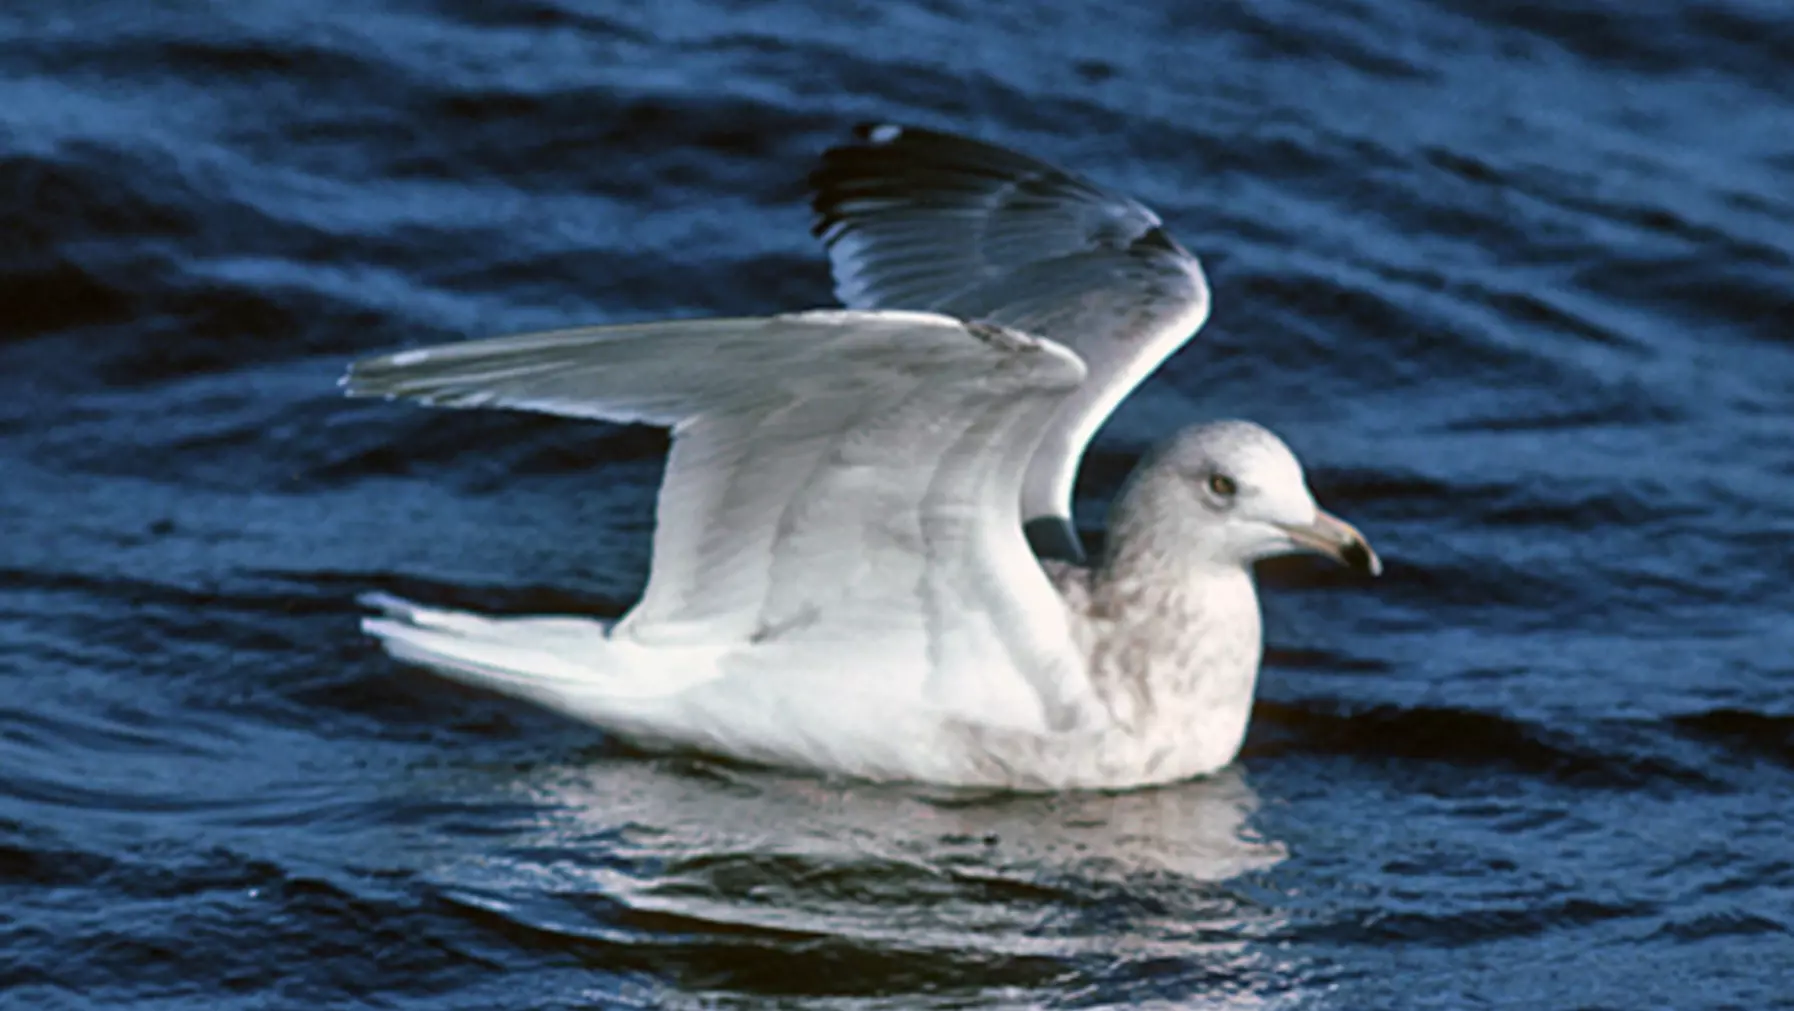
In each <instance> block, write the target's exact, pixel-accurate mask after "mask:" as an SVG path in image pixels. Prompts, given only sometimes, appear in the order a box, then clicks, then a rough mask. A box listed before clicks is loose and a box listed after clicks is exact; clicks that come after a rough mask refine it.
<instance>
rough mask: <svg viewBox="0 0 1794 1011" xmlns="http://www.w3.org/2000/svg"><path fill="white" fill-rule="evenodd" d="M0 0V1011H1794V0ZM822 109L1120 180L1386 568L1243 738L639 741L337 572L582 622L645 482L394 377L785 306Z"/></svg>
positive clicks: (1290, 630)
mask: <svg viewBox="0 0 1794 1011" xmlns="http://www.w3.org/2000/svg"><path fill="white" fill-rule="evenodd" d="M152 7H153V5H148V4H142V3H137V2H133V0H116V2H111V3H105V2H100V0H93V2H86V3H66V2H60V0H25V2H24V3H23V5H21V4H20V3H17V2H14V3H8V4H6V5H5V6H4V8H0V1004H3V1005H5V1006H6V1007H8V1008H12V1007H18V1008H88V1007H102V1006H105V1007H117V1006H138V1007H154V1008H166V1009H190V1008H206V1009H212V1008H223V1009H236V1008H244V1009H248V1008H318V1007H378V1008H481V1009H484V1008H574V1007H591V1008H596V1007H611V1006H628V1005H635V1006H648V1007H697V1006H702V1007H746V1006H760V1005H762V1004H778V1005H779V1006H814V1007H881V1008H921V1007H985V1006H1041V1005H1049V1006H1064V1007H1096V1006H1118V1005H1140V1004H1151V1003H1153V1002H1162V1003H1163V1004H1164V1005H1167V1006H1193V1007H1227V1008H1236V1007H1277V1008H1282V1007H1315V1008H1342V1009H1381V1008H1435V1007H1438V1008H1446V1007H1454V1008H1455V1007H1504V1008H1527V1009H1537V1008H1615V1009H1637V1008H1749V1009H1759V1008H1766V1007H1772V1006H1779V1007H1794V936H1791V935H1794V619H1791V618H1790V615H1791V614H1794V580H1791V579H1790V572H1794V494H1791V493H1790V492H1791V491H1794V423H1791V416H1794V294H1791V292H1794V283H1791V282H1794V91H1791V90H1790V82H1794V8H1790V7H1789V6H1788V5H1786V4H1785V3H1782V2H1781V0H1689V2H1686V3H1681V4H1675V5H1671V4H1639V5H1632V4H1621V3H1617V2H1607V0H1564V2H1555V3H1525V2H1517V0H1515V2H1495V0H1488V2H1484V0H1478V2H1475V3H1472V2H1469V0H1457V2H1433V0H1343V2H1339V0H1306V2H1298V0H1255V2H1253V3H1250V4H1220V3H1214V4H1197V3H1189V2H1182V0H1149V2H1143V3H1136V4H1095V3H1090V4H1086V5H1081V6H1080V5H1077V4H1074V3H1071V2H1069V0H1065V2H1058V3H1039V2H1025V0H1018V2H1009V3H1002V4H995V3H990V4H986V3H972V2H969V0H888V2H879V3H869V2H858V0H854V2H843V3H836V2H827V0H809V2H805V0H783V2H764V3H755V2H745V0H665V2H660V3H656V4H647V3H614V4H605V3H596V2H594V3H580V2H576V0H439V2H428V0H391V2H387V0H367V2H363V3H360V4H355V5H348V4H343V5H326V4H300V3H281V2H273V0H243V2H237V3H233V4H214V5H203V4H165V5H159V8H160V9H161V11H162V12H161V13H155V14H150V13H147V12H148V11H150V10H152ZM867 118H877V119H896V120H900V121H909V122H916V123H921V124H926V125H931V126H937V127H944V128H948V129H956V130H961V131H966V132H971V133H974V134H977V135H979V136H981V137H983V138H985V139H988V140H993V141H996V142H999V143H1004V144H1008V145H1012V146H1016V147H1019V148H1021V149H1023V150H1026V151H1029V152H1031V153H1034V154H1036V155H1038V156H1041V157H1045V158H1048V159H1050V160H1054V161H1057V162H1061V163H1063V164H1067V165H1070V166H1075V167H1077V168H1079V169H1081V170H1084V171H1086V172H1088V173H1090V174H1091V175H1093V176H1095V177H1096V178H1097V179H1099V180H1101V181H1103V182H1105V183H1107V184H1110V185H1112V186H1115V187H1118V188H1121V189H1123V190H1126V191H1129V192H1132V193H1135V194H1137V195H1138V196H1139V197H1140V198H1142V199H1143V200H1144V201H1146V202H1147V203H1148V204H1150V205H1152V206H1154V207H1156V208H1157V209H1159V210H1160V211H1161V212H1162V213H1163V215H1164V216H1165V218H1166V219H1167V220H1168V221H1169V222H1170V223H1171V225H1172V227H1173V230H1174V232H1175V233H1176V234H1177V235H1178V236H1179V238H1181V239H1182V240H1183V241H1184V243H1185V244H1186V245H1188V246H1189V247H1190V248H1192V249H1193V250H1195V251H1197V252H1198V253H1199V254H1200V255H1202V256H1203V257H1204V259H1205V261H1206V263H1207V264H1208V267H1209V273H1210V276H1211V279H1212V280H1213V283H1214V287H1215V306H1216V309H1215V316H1214V320H1213V322H1212V323H1211V324H1210V326H1209V327H1208V328H1207V329H1206V330H1205V331H1204V332H1203V334H1202V335H1201V337H1200V338H1199V340H1198V341H1196V342H1194V343H1192V345H1191V346H1190V347H1189V348H1188V349H1187V350H1186V351H1185V352H1184V353H1183V354H1182V355H1181V356H1180V357H1178V358H1177V359H1175V360H1174V361H1173V362H1172V363H1171V364H1170V366H1169V367H1168V368H1167V369H1165V370H1164V371H1163V372H1161V373H1160V374H1159V375H1158V376H1157V377H1156V378H1155V379H1154V380H1153V381H1152V382H1151V383H1149V384H1148V385H1147V386H1146V387H1145V388H1143V389H1142V390H1141V391H1140V392H1139V393H1138V394H1137V395H1136V396H1135V397H1134V398H1133V399H1132V400H1131V401H1130V402H1129V403H1128V404H1127V405H1126V406H1125V407H1124V409H1123V411H1122V412H1121V414H1120V415H1119V416H1118V417H1117V418H1116V419H1115V421H1114V422H1113V424H1112V425H1111V426H1110V427H1109V428H1108V429H1107V431H1106V434H1105V436H1104V437H1103V439H1102V442H1101V445H1100V447H1099V450H1098V452H1097V453H1096V455H1095V456H1094V457H1093V458H1092V460H1091V461H1090V464H1089V466H1088V467H1087V469H1086V473H1085V480H1084V482H1083V492H1084V494H1085V496H1086V498H1087V500H1088V504H1087V505H1086V506H1085V507H1084V508H1085V510H1086V512H1085V515H1086V516H1087V517H1089V518H1090V519H1091V522H1092V523H1095V522H1096V520H1097V518H1098V517H1100V503H1102V502H1104V501H1106V500H1107V497H1108V496H1109V494H1110V493H1111V492H1112V491H1113V490H1114V487H1115V484H1116V482H1117V481H1118V480H1119V479H1120V477H1121V475H1122V474H1124V473H1125V471H1126V469H1127V468H1128V467H1129V466H1130V465H1131V464H1132V462H1133V461H1134V460H1135V459H1136V456H1137V454H1138V453H1139V452H1140V451H1141V450H1142V449H1143V448H1144V447H1145V446H1146V445H1148V444H1149V443H1150V442H1151V441H1153V440H1154V439H1155V438H1156V437H1157V436H1159V435H1161V434H1163V433H1164V432H1166V431H1168V430H1170V429H1172V428H1174V427H1177V426H1180V425H1182V424H1185V423H1187V422H1190V421H1194V420H1198V419H1203V418H1212V417H1219V416H1247V417H1252V418H1255V419H1258V420H1260V421H1263V422H1265V423H1266V424H1269V425H1271V426H1272V427H1273V428H1275V429H1277V430H1278V431H1280V432H1281V433H1282V434H1284V435H1285V436H1286V437H1287V438H1288V439H1289V441H1290V442H1291V443H1292V444H1294V445H1295V446H1296V448H1297V449H1298V451H1299V452H1301V453H1302V454H1303V456H1304V457H1305V458H1306V459H1307V460H1308V461H1310V463H1311V465H1312V467H1313V470H1314V480H1315V484H1316V487H1317V491H1318V493H1319V495H1320V497H1321V498H1322V500H1323V501H1325V502H1327V503H1328V504H1329V505H1331V506H1332V507H1333V508H1335V509H1336V510H1337V511H1338V512H1340V513H1342V514H1344V515H1346V516H1349V517H1351V518H1352V519H1353V520H1355V521H1357V522H1358V523H1359V524H1360V525H1361V526H1363V527H1364V529H1365V530H1366V531H1367V532H1368V533H1369V534H1370V535H1371V537H1372V539H1373V540H1374V541H1375V542H1376V543H1377V545H1378V546H1379V548H1381V549H1382V551H1383V553H1384V556H1385V558H1386V559H1387V560H1388V562H1389V571H1388V574H1387V575H1386V576H1385V578H1383V579H1382V580H1380V581H1377V582H1375V583H1368V584H1367V583H1363V582H1360V581H1358V580H1356V579H1353V578H1352V577H1350V576H1348V575H1346V574H1344V573H1341V572H1336V571H1332V570H1328V569H1325V568H1323V567H1320V566H1317V565H1310V564H1308V563H1306V562H1290V563H1286V564H1278V565H1275V566H1272V567H1269V568H1267V569H1266V570H1265V572H1264V581H1265V583H1266V585H1267V594H1266V596H1267V598H1268V599H1267V602H1266V606H1267V612H1268V613H1267V623H1268V634H1269V638H1270V643H1271V647H1272V651H1271V656H1270V662H1269V664H1268V666H1267V668H1266V671H1265V675H1264V678H1263V686H1262V691H1261V698H1262V700H1263V701H1262V705H1261V707H1260V711H1259V713H1258V717H1257V720H1256V722H1255V724H1254V728H1253V732H1252V736H1251V739H1250V741H1249V745H1248V748H1247V751H1246V754H1245V755H1244V757H1243V758H1242V760H1241V762H1240V763H1239V764H1238V765H1237V766H1236V767H1235V768H1233V769H1231V770H1229V771H1228V772H1227V773H1225V774H1223V775H1221V776H1219V777H1217V778H1215V779H1213V780H1209V781H1203V782H1196V783H1191V784H1187V785H1184V786H1179V787H1175V788H1171V789H1163V790H1154V791H1145V792H1140V793H1134V794H1126V795H1087V796H1065V797H1043V798H1021V799H1016V798H1002V797H984V798H967V797H955V796H947V795H935V794H931V793H929V792H927V791H918V790H915V789H907V788H897V787H869V786H864V785H853V784H839V783H827V782H822V781H819V780H814V779H809V778H805V777H802V776H792V775H783V774H775V773H769V772H761V771H753V770H747V769H741V768H734V767H727V766H720V765H715V764H711V763H707V762H703V761H700V760H696V759H689V758H651V757H643V756H640V755H635V754H630V753H627V752H626V751H624V750H623V749H621V748H620V747H618V746H616V745H614V744H611V743H608V742H607V741H606V740H605V739H604V738H603V737H602V736H601V735H599V734H597V733H596V732H594V731H591V730H589V729H587V728H582V727H578V726H574V725H570V724H567V723H563V722H560V721H557V720H555V719H554V718H552V717H549V716H546V715H543V714H541V713H538V712H536V711H534V710H532V709H529V708H527V707H525V706H522V705H517V704H512V703H509V702H506V701H502V700H499V699H496V698H493V697H489V696H485V695H481V694H477V693H474V692H471V691H466V690H462V689H459V688H456V687H454V686H451V685H449V684H446V683H444V682H442V681H439V680H436V679H433V678H431V677H429V676H428V675H424V674H420V673H416V672H413V671H409V670H406V669H402V668H399V667H397V666H395V665H394V664H393V663H391V662H389V661H388V660H386V659H384V658H383V657H382V656H381V655H380V654H379V653H378V651H377V650H376V649H375V648H374V647H373V646H372V645H370V644H369V643H368V642H367V641H366V640H364V639H363V638H362V637H361V636H360V635H359V634H358V633H357V631H356V628H355V616H356V613H357V609H356V607H355V605H354V603H353V598H354V596H355V595H356V594H357V593H359V592H363V591H366V590H370V589H384V590H390V591H394V592H400V593H404V594H407V595H411V596H416V597H420V598H423V599H426V600H432V601H440V602H447V603H453V604H457V605H461V606H476V607H484V608H490V609H501V610H517V611H531V610H545V609H550V608H557V609H579V610H586V611H590V612H594V613H600V614H612V615H614V614H617V613H619V612H620V611H621V610H622V609H623V608H624V607H626V606H627V605H628V603H629V602H630V601H631V600H632V599H633V596H634V594H635V593H636V591H637V590H638V589H639V586H640V584H641V581H642V578H643V576H644V573H645V570H646V564H647V532H648V524H649V521H650V515H651V495H652V489H653V487H654V484H655V482H656V480H657V477H658V468H659V460H660V454H661V452H662V451H663V449H664V440H663V439H662V438H661V437H660V436H658V435H655V434H652V433H646V432H643V431H636V430H621V429H611V428H604V427H599V426H591V425H581V424H575V423H570V422H563V421H556V420H553V419H546V418H536V417H524V416H513V415H505V414H498V413H492V414H479V413H467V414H462V413H441V412H429V411H423V410H417V409H411V408H407V407H404V406H400V405H385V404H379V403H372V404H370V403H360V402H357V403H351V402H347V401H344V400H341V399H339V398H338V397H337V395H336V391H335V389H334V385H333V384H334V381H335V379H336V377H337V375H338V374H339V373H340V371H341V369H342V367H343V365H344V364H345V362H346V361H347V360H349V359H351V358H353V357H355V356H358V355H362V354H364V353H368V352H371V351H374V350H377V349H384V348H387V347H390V346H394V345H401V344H407V343H423V342H431V341H440V340H446V339H454V338H460V337H465V336H476V335H490V334H497V333H503V332H508V331H515V330H522V329H530V328H538V327H549V326H560V325H570V324H575V323H590V322H601V321H607V320H622V319H635V318H646V317H653V316H663V315H677V314H684V315H692V314H716V313H760V312H771V311H777V310H782V309H792V308H802V307H809V306H816V305H823V304H827V303H828V302H829V301H830V297H829V282H828V277H827V272H826V269H825V266H824V263H823V259H822V257H821V255H820V253H819V251H818V249H817V248H816V246H815V244H814V243H813V241H812V240H811V239H810V237H809V236H808V234H807V231H806V226H807V223H808V222H807V212H806V209H805V206H804V203H805V199H804V197H805V195H804V188H803V178H804V176H805V174H806V173H807V172H808V170H809V169H810V167H811V165H812V162H813V160H814V158H815V156H816V155H817V154H818V152H820V151H821V150H822V149H823V148H824V147H826V146H828V145H829V144H831V143H835V142H837V141H839V140H841V139H843V138H844V137H845V136H847V129H848V127H849V126H850V125H851V124H852V123H853V122H855V121H858V120H861V119H867Z"/></svg>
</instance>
